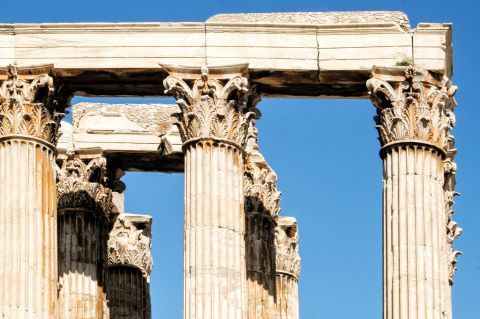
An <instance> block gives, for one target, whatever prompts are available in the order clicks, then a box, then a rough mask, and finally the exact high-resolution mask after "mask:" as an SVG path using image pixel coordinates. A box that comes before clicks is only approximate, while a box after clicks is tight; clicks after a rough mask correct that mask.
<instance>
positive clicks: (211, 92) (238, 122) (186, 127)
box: [163, 66, 258, 147]
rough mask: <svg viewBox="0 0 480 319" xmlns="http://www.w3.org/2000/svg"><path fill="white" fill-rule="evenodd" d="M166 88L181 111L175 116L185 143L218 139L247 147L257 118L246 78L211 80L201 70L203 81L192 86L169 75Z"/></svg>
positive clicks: (205, 70) (198, 80)
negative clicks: (248, 136) (249, 131)
mask: <svg viewBox="0 0 480 319" xmlns="http://www.w3.org/2000/svg"><path fill="white" fill-rule="evenodd" d="M163 85H164V87H165V93H168V94H171V95H173V96H174V97H175V98H176V100H177V104H178V106H179V107H180V112H179V113H175V114H173V116H174V117H175V118H176V119H177V121H176V122H175V125H177V127H178V129H179V132H180V135H181V136H182V139H183V140H184V141H189V140H192V139H197V138H217V139H223V140H228V141H231V142H234V143H236V144H237V145H239V146H241V147H244V146H245V143H246V136H247V132H248V129H249V127H250V123H251V121H252V120H253V119H255V118H256V117H257V116H258V111H257V110H256V109H255V104H254V103H252V102H251V99H250V96H251V95H252V93H253V91H252V88H251V87H250V85H249V83H248V79H247V78H246V77H243V76H241V75H235V76H233V77H230V78H227V79H218V78H211V77H210V76H209V70H208V68H207V67H206V66H202V68H201V75H200V77H199V78H197V79H196V80H193V82H192V81H189V80H183V79H181V78H179V77H176V76H173V75H170V76H168V77H167V78H166V79H165V80H164V82H163Z"/></svg>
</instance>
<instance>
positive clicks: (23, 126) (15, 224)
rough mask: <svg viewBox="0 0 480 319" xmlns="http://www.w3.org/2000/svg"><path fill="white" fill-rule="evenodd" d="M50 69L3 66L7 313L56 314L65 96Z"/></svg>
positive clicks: (1, 232) (0, 294) (0, 137)
mask: <svg viewBox="0 0 480 319" xmlns="http://www.w3.org/2000/svg"><path fill="white" fill-rule="evenodd" d="M52 74H53V67H52V66H37V67H16V66H8V67H6V68H1V69H0V189H1V191H0V256H2V258H1V260H0V317H2V318H19V319H20V318H44V319H49V318H52V317H54V315H55V299H56V296H57V282H58V281H57V200H56V191H55V157H56V143H57V139H58V127H59V122H60V120H61V118H62V116H63V111H64V109H65V108H66V107H67V105H68V99H67V98H66V96H65V95H63V94H61V91H62V90H61V88H62V86H60V85H58V83H57V82H56V81H55V80H54V78H53V76H52ZM62 97H65V98H62Z"/></svg>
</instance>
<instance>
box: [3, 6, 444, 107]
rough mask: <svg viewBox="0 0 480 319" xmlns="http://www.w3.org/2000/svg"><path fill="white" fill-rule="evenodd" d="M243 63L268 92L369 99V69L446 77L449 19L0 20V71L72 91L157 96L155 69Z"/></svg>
mask: <svg viewBox="0 0 480 319" xmlns="http://www.w3.org/2000/svg"><path fill="white" fill-rule="evenodd" d="M244 63H248V64H249V72H250V77H251V80H252V82H253V83H254V84H256V86H257V91H258V92H259V93H261V94H262V95H264V96H275V97H289V96H291V97H294V96H310V97H311V96H314V97H353V98H366V97H367V91H366V89H365V82H366V80H367V79H368V77H369V73H370V70H371V69H372V67H373V66H382V67H390V66H395V65H402V64H408V63H414V64H415V65H417V66H418V67H422V68H424V69H427V70H430V71H431V72H434V73H439V74H440V75H447V76H450V75H451V64H452V48H451V26H450V25H449V24H426V23H421V24H419V25H418V26H417V28H416V29H411V28H410V26H409V23H408V18H407V17H406V16H405V15H404V14H403V13H399V12H307V13H272V14H237V15H218V16H214V17H212V18H210V19H209V20H207V21H206V22H204V23H56V24H5V25H0V67H5V66H7V65H8V64H17V65H19V66H29V65H39V64H53V65H54V66H55V72H56V75H57V76H58V77H61V78H62V79H63V80H64V82H65V83H66V84H67V85H68V86H69V88H70V89H71V90H72V91H74V92H75V94H78V95H88V96H96V95H106V96H138V95H143V96H147V95H150V96H160V95H163V94H164V88H163V86H162V81H163V79H164V78H165V77H166V72H165V70H163V69H162V68H161V67H160V65H188V66H198V67H199V66H201V65H202V64H208V65H217V66H218V65H232V64H244Z"/></svg>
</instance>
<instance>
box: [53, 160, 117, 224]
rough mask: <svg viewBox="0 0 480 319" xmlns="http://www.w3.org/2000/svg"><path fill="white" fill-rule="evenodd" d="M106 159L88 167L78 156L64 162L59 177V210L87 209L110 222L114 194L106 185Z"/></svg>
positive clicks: (90, 162)
mask: <svg viewBox="0 0 480 319" xmlns="http://www.w3.org/2000/svg"><path fill="white" fill-rule="evenodd" d="M106 164H107V163H106V159H105V158H104V157H96V158H93V159H91V160H89V161H88V162H87V163H85V162H84V161H83V160H81V159H80V158H78V157H76V156H75V155H74V154H69V156H68V158H67V159H66V160H64V161H63V163H62V167H61V170H60V172H59V176H58V182H57V192H58V209H63V208H83V209H88V210H92V211H97V212H99V213H101V214H102V215H103V216H104V217H105V218H106V219H108V217H109V215H110V212H111V208H112V191H111V190H110V189H109V188H108V187H106V186H105V184H106Z"/></svg>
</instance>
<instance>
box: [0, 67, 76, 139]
mask: <svg viewBox="0 0 480 319" xmlns="http://www.w3.org/2000/svg"><path fill="white" fill-rule="evenodd" d="M52 71H53V67H52V66H39V67H30V68H20V67H16V66H12V65H10V66H8V67H6V68H3V69H0V136H7V135H26V136H32V137H36V138H40V139H43V140H45V141H47V142H49V143H51V144H54V145H55V144H56V142H57V140H58V137H59V136H58V128H59V125H60V120H61V119H62V117H63V115H64V110H65V108H66V107H68V104H69V96H68V95H67V94H64V92H63V91H64V87H63V86H61V85H58V83H55V82H54V79H53V77H52Z"/></svg>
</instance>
